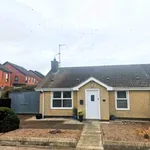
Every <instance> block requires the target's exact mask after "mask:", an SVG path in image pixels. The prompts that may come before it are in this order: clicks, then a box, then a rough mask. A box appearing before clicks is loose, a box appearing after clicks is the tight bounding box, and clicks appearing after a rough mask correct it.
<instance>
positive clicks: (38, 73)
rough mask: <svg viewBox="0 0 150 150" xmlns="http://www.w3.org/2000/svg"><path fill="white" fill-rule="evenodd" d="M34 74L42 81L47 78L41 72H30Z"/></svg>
mask: <svg viewBox="0 0 150 150" xmlns="http://www.w3.org/2000/svg"><path fill="white" fill-rule="evenodd" d="M30 71H31V72H32V73H34V74H35V75H36V76H38V77H40V78H41V79H43V78H44V77H45V76H44V75H43V74H42V73H40V72H38V71H33V70H30Z"/></svg>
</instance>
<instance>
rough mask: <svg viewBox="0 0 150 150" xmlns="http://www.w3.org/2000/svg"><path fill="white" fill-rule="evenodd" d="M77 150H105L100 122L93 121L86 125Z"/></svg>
mask: <svg viewBox="0 0 150 150" xmlns="http://www.w3.org/2000/svg"><path fill="white" fill-rule="evenodd" d="M77 149H78V150H80V149H93V150H94V149H95V150H96V149H99V150H103V149H104V148H103V144H102V138H101V130H100V123H99V122H94V121H93V122H90V123H86V124H85V126H84V129H83V132H82V135H81V137H80V140H79V142H78V144H77Z"/></svg>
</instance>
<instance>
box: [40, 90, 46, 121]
mask: <svg viewBox="0 0 150 150" xmlns="http://www.w3.org/2000/svg"><path fill="white" fill-rule="evenodd" d="M41 93H43V94H42V95H43V99H42V118H44V101H45V97H44V92H43V90H41Z"/></svg>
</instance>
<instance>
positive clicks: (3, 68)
mask: <svg viewBox="0 0 150 150" xmlns="http://www.w3.org/2000/svg"><path fill="white" fill-rule="evenodd" d="M0 70H2V71H4V72H8V73H11V71H9V70H8V69H7V68H5V67H4V66H3V65H1V64H0Z"/></svg>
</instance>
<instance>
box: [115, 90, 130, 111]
mask: <svg viewBox="0 0 150 150" xmlns="http://www.w3.org/2000/svg"><path fill="white" fill-rule="evenodd" d="M115 97H116V110H129V93H128V92H127V91H117V92H116V95H115Z"/></svg>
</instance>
